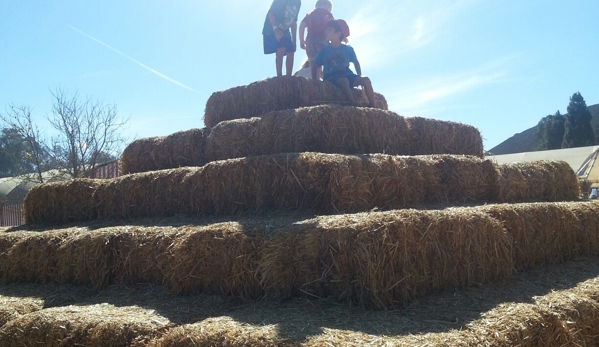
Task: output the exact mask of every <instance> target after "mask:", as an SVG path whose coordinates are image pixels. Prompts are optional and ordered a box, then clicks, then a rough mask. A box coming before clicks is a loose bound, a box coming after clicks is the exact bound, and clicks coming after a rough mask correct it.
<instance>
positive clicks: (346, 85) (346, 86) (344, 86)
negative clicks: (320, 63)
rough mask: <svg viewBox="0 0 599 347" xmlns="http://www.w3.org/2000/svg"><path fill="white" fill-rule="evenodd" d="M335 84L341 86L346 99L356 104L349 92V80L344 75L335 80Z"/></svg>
mask: <svg viewBox="0 0 599 347" xmlns="http://www.w3.org/2000/svg"><path fill="white" fill-rule="evenodd" d="M337 86H338V87H339V88H341V90H342V91H343V94H345V97H346V98H347V100H348V101H349V102H350V103H351V104H352V105H356V99H354V95H353V94H352V92H351V87H350V86H349V80H348V79H347V78H345V77H341V78H339V79H338V80H337Z"/></svg>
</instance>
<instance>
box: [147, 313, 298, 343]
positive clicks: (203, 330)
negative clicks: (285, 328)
mask: <svg viewBox="0 0 599 347" xmlns="http://www.w3.org/2000/svg"><path fill="white" fill-rule="evenodd" d="M299 345H300V344H299V343H298V342H293V341H290V340H289V339H285V338H282V337H279V334H278V329H277V326H276V325H262V326H256V325H250V324H243V323H239V322H236V321H235V320H233V319H232V318H230V317H218V318H209V319H205V320H203V321H201V322H198V323H194V324H186V325H182V326H178V327H176V328H173V329H170V330H169V331H168V332H167V333H166V334H164V336H163V337H162V338H160V339H159V340H158V341H156V342H155V343H153V344H152V345H151V346H153V347H196V346H235V347H254V346H256V347H275V346H299Z"/></svg>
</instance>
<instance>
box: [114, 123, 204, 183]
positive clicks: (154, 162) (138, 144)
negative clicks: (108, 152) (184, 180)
mask: <svg viewBox="0 0 599 347" xmlns="http://www.w3.org/2000/svg"><path fill="white" fill-rule="evenodd" d="M208 133H210V131H209V130H207V129H191V130H186V131H180V132H176V133H174V134H171V135H169V136H159V137H148V138H143V139H138V140H135V141H133V142H131V143H130V144H129V145H128V146H127V148H125V150H124V151H123V154H122V155H121V158H120V159H119V172H120V173H121V174H123V175H124V174H128V173H135V172H146V171H155V170H162V169H174V168H178V167H184V166H202V165H204V148H205V147H206V145H205V139H206V136H207V134H208Z"/></svg>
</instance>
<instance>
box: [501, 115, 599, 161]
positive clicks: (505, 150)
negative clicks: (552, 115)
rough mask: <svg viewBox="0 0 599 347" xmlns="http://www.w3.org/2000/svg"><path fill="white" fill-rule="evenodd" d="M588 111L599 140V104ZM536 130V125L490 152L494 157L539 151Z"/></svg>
mask: <svg viewBox="0 0 599 347" xmlns="http://www.w3.org/2000/svg"><path fill="white" fill-rule="evenodd" d="M588 109H589V111H590V112H591V115H592V116H593V120H591V126H592V127H593V130H594V132H595V138H596V139H597V140H599V104H597V105H592V106H588ZM541 118H542V117H540V118H539V121H540V120H541ZM536 128H537V126H536V125H535V126H534V127H532V128H529V129H526V130H524V131H523V132H521V133H518V134H516V135H514V136H512V137H510V138H509V139H507V140H505V141H503V142H502V143H500V144H498V145H497V146H495V147H493V148H491V149H490V150H489V152H490V153H493V154H494V155H499V154H511V153H521V152H534V151H537V148H539V144H540V143H539V140H537V138H536V137H535V130H536Z"/></svg>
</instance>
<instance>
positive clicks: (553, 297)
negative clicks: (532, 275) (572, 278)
mask: <svg viewBox="0 0 599 347" xmlns="http://www.w3.org/2000/svg"><path fill="white" fill-rule="evenodd" d="M535 303H536V304H537V305H538V306H540V307H542V308H544V309H546V310H549V311H551V312H553V313H554V314H556V315H557V316H558V317H559V319H560V321H561V322H562V325H563V327H564V328H566V329H567V334H566V336H568V337H569V341H564V342H567V343H568V345H570V346H573V345H579V346H597V345H599V325H598V324H597V321H598V320H599V302H597V301H596V300H593V299H592V298H589V297H587V296H586V295H584V292H582V291H580V289H579V288H578V287H577V288H574V289H572V290H564V291H558V292H553V293H551V294H548V295H545V296H542V297H535ZM561 345H562V346H563V345H564V344H561Z"/></svg>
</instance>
